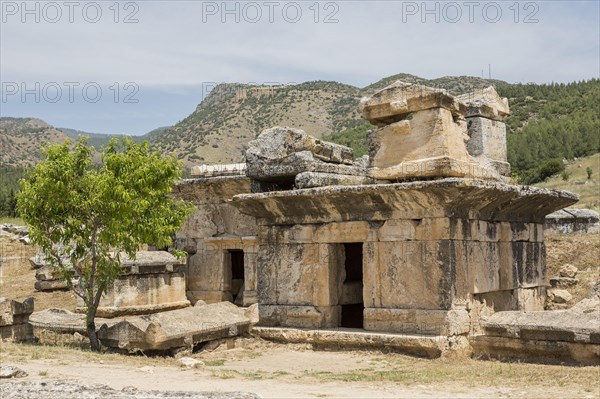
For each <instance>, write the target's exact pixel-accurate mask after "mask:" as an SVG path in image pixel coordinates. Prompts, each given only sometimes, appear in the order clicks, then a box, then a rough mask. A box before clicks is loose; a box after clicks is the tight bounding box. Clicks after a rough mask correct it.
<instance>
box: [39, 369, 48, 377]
mask: <svg viewBox="0 0 600 399" xmlns="http://www.w3.org/2000/svg"><path fill="white" fill-rule="evenodd" d="M38 375H39V376H40V377H46V376H48V370H43V371H40V372H38Z"/></svg>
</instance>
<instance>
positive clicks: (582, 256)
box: [546, 234, 600, 304]
mask: <svg viewBox="0 0 600 399" xmlns="http://www.w3.org/2000/svg"><path fill="white" fill-rule="evenodd" d="M598 259H600V234H571V235H558V234H552V235H547V236H546V265H547V274H548V278H550V277H555V276H558V275H559V270H560V268H561V267H563V266H564V265H565V264H567V263H570V264H572V265H573V266H576V267H577V268H578V269H579V272H578V273H577V279H579V283H578V284H577V285H575V286H573V287H570V288H569V289H568V291H569V292H570V293H571V295H573V299H572V300H571V304H575V303H577V302H579V301H580V300H582V299H583V298H586V297H587V296H588V294H589V292H590V290H591V288H592V286H593V285H594V284H595V283H596V282H597V281H599V280H600V262H599V261H598Z"/></svg>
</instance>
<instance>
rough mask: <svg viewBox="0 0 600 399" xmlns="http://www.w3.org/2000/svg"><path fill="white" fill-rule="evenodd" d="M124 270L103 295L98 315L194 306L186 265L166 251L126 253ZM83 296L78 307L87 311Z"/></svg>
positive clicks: (145, 312) (109, 315) (129, 313)
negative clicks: (133, 256) (131, 255)
mask: <svg viewBox="0 0 600 399" xmlns="http://www.w3.org/2000/svg"><path fill="white" fill-rule="evenodd" d="M122 256H123V258H122V259H121V268H122V272H121V275H120V276H119V277H117V279H116V280H115V282H114V283H113V286H112V287H111V288H110V289H108V290H107V292H106V293H105V294H104V295H102V298H101V299H100V304H99V306H98V311H97V313H96V314H97V316H98V317H116V316H122V315H135V314H148V313H155V312H161V311H165V310H171V309H179V308H184V307H187V306H190V302H189V301H188V300H187V298H186V295H185V275H184V265H183V264H181V262H180V261H179V260H178V259H177V258H176V257H175V256H173V255H172V254H170V253H168V252H164V251H139V252H138V253H137V254H136V259H135V260H134V259H129V258H128V257H127V256H125V255H122ZM82 305H83V301H82V300H81V299H79V307H78V308H76V311H78V312H83V311H84V309H83V307H82Z"/></svg>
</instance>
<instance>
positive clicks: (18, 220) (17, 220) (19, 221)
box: [0, 216, 25, 226]
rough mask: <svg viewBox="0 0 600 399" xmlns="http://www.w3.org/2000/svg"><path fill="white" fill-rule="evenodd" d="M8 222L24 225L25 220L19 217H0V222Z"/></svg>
mask: <svg viewBox="0 0 600 399" xmlns="http://www.w3.org/2000/svg"><path fill="white" fill-rule="evenodd" d="M5 223H10V224H14V225H17V226H25V222H24V221H23V219H21V218H10V217H7V216H3V217H0V224H5Z"/></svg>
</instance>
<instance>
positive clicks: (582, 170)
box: [535, 153, 600, 212]
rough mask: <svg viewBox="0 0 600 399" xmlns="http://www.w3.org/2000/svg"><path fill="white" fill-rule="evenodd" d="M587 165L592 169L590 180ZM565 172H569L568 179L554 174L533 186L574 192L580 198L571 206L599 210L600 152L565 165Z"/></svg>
mask: <svg viewBox="0 0 600 399" xmlns="http://www.w3.org/2000/svg"><path fill="white" fill-rule="evenodd" d="M588 167H590V168H592V171H593V172H592V178H591V179H590V180H588V178H587V172H586V169H587V168H588ZM567 172H568V173H569V174H570V177H569V180H568V181H564V180H563V179H562V178H561V176H554V177H551V178H550V179H548V180H547V181H545V182H543V183H538V184H536V185H535V186H537V187H543V188H550V189H559V190H567V191H571V192H574V193H575V194H577V195H579V197H580V200H579V202H578V203H576V204H575V205H573V207H575V208H589V209H593V210H595V211H596V212H600V153H598V154H594V155H592V156H589V157H585V158H581V159H579V160H578V161H577V162H574V163H573V164H571V165H569V166H567ZM578 183H579V184H578ZM581 183H585V184H581Z"/></svg>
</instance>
